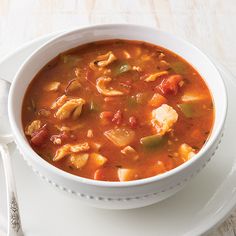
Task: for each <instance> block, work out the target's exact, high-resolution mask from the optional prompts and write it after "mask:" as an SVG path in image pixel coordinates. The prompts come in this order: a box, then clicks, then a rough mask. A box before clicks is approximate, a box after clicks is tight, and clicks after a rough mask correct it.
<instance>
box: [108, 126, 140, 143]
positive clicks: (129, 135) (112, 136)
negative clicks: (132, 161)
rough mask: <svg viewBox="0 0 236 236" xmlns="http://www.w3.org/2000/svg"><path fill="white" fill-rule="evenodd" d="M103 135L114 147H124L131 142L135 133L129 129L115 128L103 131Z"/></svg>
mask: <svg viewBox="0 0 236 236" xmlns="http://www.w3.org/2000/svg"><path fill="white" fill-rule="evenodd" d="M104 135H105V136H106V137H107V138H108V139H109V140H110V141H111V142H112V143H114V144H115V145H116V146H118V147H124V146H127V145H128V144H130V143H131V142H132V141H133V139H134V136H135V132H134V131H133V130H131V129H129V128H115V129H110V130H107V131H105V132H104Z"/></svg>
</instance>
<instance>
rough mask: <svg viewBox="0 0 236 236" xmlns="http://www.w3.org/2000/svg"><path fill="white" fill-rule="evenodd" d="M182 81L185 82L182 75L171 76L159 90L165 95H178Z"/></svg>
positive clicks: (162, 83)
mask: <svg viewBox="0 0 236 236" xmlns="http://www.w3.org/2000/svg"><path fill="white" fill-rule="evenodd" d="M181 81H183V77H182V76H181V75H170V76H168V77H167V78H166V79H164V80H163V81H162V82H161V84H160V85H159V86H158V88H159V89H160V90H161V92H162V93H163V94H168V93H170V94H174V95H176V94H177V92H178V89H179V87H180V86H181Z"/></svg>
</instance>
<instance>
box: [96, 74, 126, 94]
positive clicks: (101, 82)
mask: <svg viewBox="0 0 236 236" xmlns="http://www.w3.org/2000/svg"><path fill="white" fill-rule="evenodd" d="M111 80H112V79H111V77H107V76H102V77H99V78H98V79H97V81H96V88H97V90H98V92H99V93H101V94H102V95H104V96H121V95H123V94H124V93H123V92H121V91H117V90H114V89H112V88H107V84H108V83H109V82H111Z"/></svg>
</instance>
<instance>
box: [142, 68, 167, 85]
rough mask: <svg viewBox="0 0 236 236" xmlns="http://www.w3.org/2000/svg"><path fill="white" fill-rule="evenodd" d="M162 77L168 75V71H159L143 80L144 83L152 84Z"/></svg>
mask: <svg viewBox="0 0 236 236" xmlns="http://www.w3.org/2000/svg"><path fill="white" fill-rule="evenodd" d="M163 75H168V71H166V70H164V71H159V72H156V73H153V74H151V75H149V76H148V77H146V78H145V79H144V81H146V82H153V81H156V80H157V79H158V78H159V77H161V76H163Z"/></svg>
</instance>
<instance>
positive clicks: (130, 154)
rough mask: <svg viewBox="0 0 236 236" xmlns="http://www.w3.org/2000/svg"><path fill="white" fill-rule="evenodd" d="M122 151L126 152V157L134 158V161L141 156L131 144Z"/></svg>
mask: <svg viewBox="0 0 236 236" xmlns="http://www.w3.org/2000/svg"><path fill="white" fill-rule="evenodd" d="M120 152H121V153H122V154H124V155H125V156H126V157H128V158H130V159H133V160H134V161H136V160H137V159H138V158H139V156H138V153H137V152H136V151H135V149H133V148H132V147H131V146H126V147H125V148H123V149H122V150H121V151H120Z"/></svg>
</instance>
